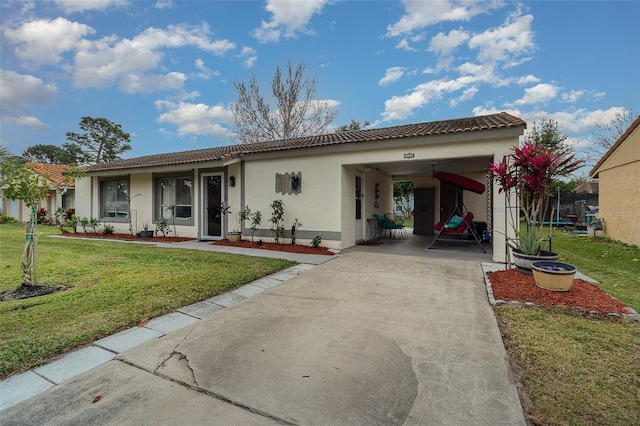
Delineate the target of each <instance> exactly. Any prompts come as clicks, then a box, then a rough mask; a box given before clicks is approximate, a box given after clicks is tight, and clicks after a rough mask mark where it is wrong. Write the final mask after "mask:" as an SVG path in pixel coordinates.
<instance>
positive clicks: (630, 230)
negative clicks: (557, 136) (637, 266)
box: [589, 116, 640, 246]
mask: <svg viewBox="0 0 640 426" xmlns="http://www.w3.org/2000/svg"><path fill="white" fill-rule="evenodd" d="M589 175H590V176H591V177H592V178H598V186H599V188H598V191H599V193H598V197H599V199H598V203H599V207H600V211H599V213H598V217H599V218H601V219H604V231H603V233H604V235H605V236H607V237H610V238H613V239H615V240H619V241H623V242H625V243H629V244H635V245H637V246H640V220H639V217H640V198H638V194H640V116H638V117H637V118H636V119H635V121H634V122H633V123H632V124H631V126H630V127H629V128H628V129H627V130H626V131H625V132H624V134H622V136H620V139H618V140H617V141H616V142H615V143H614V144H613V145H612V146H611V148H610V149H609V150H608V151H607V152H606V153H605V154H604V156H603V157H602V158H601V159H600V161H598V163H597V164H596V165H595V166H594V167H593V169H592V170H591V172H590V173H589Z"/></svg>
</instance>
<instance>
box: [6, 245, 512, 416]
mask: <svg viewBox="0 0 640 426" xmlns="http://www.w3.org/2000/svg"><path fill="white" fill-rule="evenodd" d="M368 249H370V247H363V248H355V249H353V250H349V251H348V252H347V253H345V254H343V255H340V256H337V257H336V258H335V259H333V260H331V261H330V262H326V263H323V264H321V265H319V266H315V267H313V266H310V265H307V266H303V265H298V266H296V267H294V268H297V269H293V270H288V271H285V272H284V273H281V274H280V276H279V278H282V279H283V280H282V281H280V280H278V276H277V275H276V276H275V277H270V278H269V279H267V280H266V281H265V282H263V283H262V286H260V284H259V283H257V282H256V283H252V284H251V286H253V287H254V288H251V287H248V286H245V287H243V288H241V289H239V290H236V291H235V292H232V293H227V294H226V295H221V296H217V297H218V299H217V300H209V301H206V302H204V304H202V302H201V304H200V305H198V304H196V305H192V306H191V307H187V308H184V309H181V310H179V312H176V313H175V314H171V315H173V316H174V317H171V316H167V317H165V318H160V319H157V320H154V321H155V323H153V322H150V323H149V324H147V326H145V327H140V329H141V330H137V328H136V329H132V330H133V331H130V330H128V332H129V333H131V334H129V335H127V334H126V332H125V334H123V335H120V336H118V335H116V336H115V337H114V336H111V337H109V338H107V339H103V340H102V341H98V342H96V344H95V345H94V346H92V347H90V348H87V349H85V350H89V349H92V350H94V352H95V351H98V352H99V354H98V353H94V354H87V355H86V356H85V357H81V356H79V357H76V359H72V360H71V361H70V363H71V364H73V363H77V362H80V361H81V360H82V359H86V358H87V357H89V356H95V357H97V358H99V357H100V356H102V355H104V356H105V357H106V358H108V360H107V361H106V362H105V361H104V360H101V362H99V363H98V364H97V365H98V366H97V367H95V368H91V369H88V370H87V372H85V373H83V374H79V375H77V376H75V377H72V378H68V377H64V371H65V370H64V369H63V368H58V369H56V368H51V367H49V371H47V370H46V367H48V366H43V367H40V369H44V371H40V372H39V374H37V373H38V371H37V370H38V369H36V371H35V372H29V373H30V374H35V375H37V376H38V377H40V378H43V380H44V378H48V379H50V380H51V381H53V382H55V383H59V384H56V385H55V386H54V385H53V384H51V381H49V383H50V387H49V389H47V390H45V391H44V392H42V393H40V394H38V395H36V396H34V397H32V398H30V399H27V400H24V401H23V402H20V403H17V404H15V405H11V406H9V408H7V409H5V410H4V411H2V412H0V421H1V422H2V424H3V425H14V424H15V425H18V424H20V425H29V424H34V425H35V424H38V425H42V424H65V425H69V424H78V425H80V424H82V425H84V424H176V425H178V424H180V425H185V424H221V425H227V424H242V425H245V424H287V423H289V424H340V425H346V424H363V425H364V424H366V425H370V424H383V425H387V424H407V425H412V424H434V425H466V424H468V425H471V424H473V425H518V424H520V425H524V424H525V420H524V416H523V413H522V407H521V405H520V401H519V399H518V395H517V392H516V388H515V385H514V382H513V378H512V377H511V376H510V368H509V364H508V360H507V356H506V353H505V350H504V347H503V344H502V339H501V337H500V333H499V330H498V327H497V324H496V320H495V317H494V315H493V311H492V310H491V308H490V306H489V304H488V301H487V294H486V291H485V287H484V281H483V277H482V271H481V268H480V264H479V262H478V261H477V260H464V259H455V254H452V253H449V256H447V258H439V257H438V256H432V255H429V256H427V255H424V254H420V255H408V254H405V255H402V256H400V255H393V254H385V253H379V252H376V251H375V250H368ZM429 254H431V253H429ZM452 257H454V259H452ZM301 272H304V273H301ZM239 291H240V292H241V294H238V292H239ZM214 299H215V298H214ZM225 304H226V306H227V307H226V308H224V309H223V308H222V307H223V306H224V305H225ZM214 305H215V306H214ZM216 306H218V307H216ZM135 333H143V334H144V339H142V343H141V340H139V336H133V334H135ZM156 333H157V334H156ZM101 351H104V352H101ZM62 360H64V358H63V359H62ZM62 360H60V361H62ZM60 361H58V362H60ZM25 374H28V373H25ZM56 375H57V376H56ZM21 376H22V375H21ZM16 377H19V376H15V377H12V378H11V379H9V380H12V379H14V383H13V384H11V386H8V384H7V383H6V382H8V381H5V382H4V383H2V385H1V386H0V395H1V396H0V398H2V400H4V399H5V398H6V396H5V395H7V393H11V392H12V389H19V388H20V384H19V383H17V382H16V381H15V378H16ZM56 380H60V381H59V382H56Z"/></svg>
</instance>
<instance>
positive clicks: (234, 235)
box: [227, 232, 242, 243]
mask: <svg viewBox="0 0 640 426" xmlns="http://www.w3.org/2000/svg"><path fill="white" fill-rule="evenodd" d="M240 238H242V234H241V233H240V232H229V233H227V239H228V240H229V242H230V243H237V242H238V241H240Z"/></svg>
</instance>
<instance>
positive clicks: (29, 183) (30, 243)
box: [2, 165, 49, 285]
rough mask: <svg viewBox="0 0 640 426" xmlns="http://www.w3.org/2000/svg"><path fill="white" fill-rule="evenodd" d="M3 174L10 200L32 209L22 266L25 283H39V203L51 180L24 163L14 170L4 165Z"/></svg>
mask: <svg viewBox="0 0 640 426" xmlns="http://www.w3.org/2000/svg"><path fill="white" fill-rule="evenodd" d="M2 175H3V176H2V180H3V183H4V185H5V186H4V188H3V192H4V195H5V197H7V198H9V199H10V200H20V201H22V202H24V203H25V204H26V206H27V207H29V209H31V215H30V217H29V224H28V225H27V228H26V241H25V244H24V250H23V251H22V258H21V259H20V266H21V267H22V273H23V275H24V284H26V285H38V257H37V240H38V235H37V228H38V203H39V202H40V200H43V199H45V198H46V197H47V194H48V193H49V181H48V180H47V179H46V178H45V177H44V176H42V175H40V174H38V173H36V172H35V171H33V170H32V169H30V168H29V167H27V166H24V165H23V166H21V167H18V168H15V169H13V170H12V169H11V168H10V167H6V165H3V167H2Z"/></svg>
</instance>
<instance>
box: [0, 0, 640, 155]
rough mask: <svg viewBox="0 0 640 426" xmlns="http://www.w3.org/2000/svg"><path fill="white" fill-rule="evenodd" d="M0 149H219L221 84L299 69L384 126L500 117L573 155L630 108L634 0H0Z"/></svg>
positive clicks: (266, 85) (346, 116)
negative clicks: (542, 131) (86, 119)
mask: <svg viewBox="0 0 640 426" xmlns="http://www.w3.org/2000/svg"><path fill="white" fill-rule="evenodd" d="M0 14H1V16H2V23H1V29H0V30H1V33H2V45H1V49H2V50H1V53H0V55H1V58H0V59H1V63H0V68H1V75H0V77H1V87H0V89H1V90H0V99H1V115H0V117H1V122H0V125H1V126H2V127H1V129H0V138H1V143H2V144H3V145H4V146H6V147H7V148H9V150H10V151H11V152H13V153H14V154H21V153H22V152H23V151H24V150H25V149H26V148H28V147H29V146H32V145H35V144H55V145H62V144H63V143H64V142H65V141H66V137H65V133H66V132H69V131H72V132H79V131H80V129H79V127H78V123H79V122H80V119H81V117H83V116H92V117H105V118H108V119H109V120H111V121H114V122H116V123H119V124H121V125H122V127H123V129H124V130H125V131H126V132H129V133H130V134H131V145H132V148H133V149H132V150H131V151H129V152H128V153H127V154H126V155H125V157H135V156H140V155H147V154H154V153H161V152H171V151H182V150H189V149H199V148H203V147H210V146H218V145H228V144H230V143H231V140H230V135H231V134H232V133H233V131H234V126H233V122H232V114H231V110H230V105H231V104H232V103H233V102H234V101H236V99H237V93H236V91H235V88H234V86H233V82H234V81H236V80H237V81H240V82H248V81H249V79H250V77H251V75H252V74H255V75H256V77H257V80H258V83H259V85H260V88H261V90H262V92H263V93H264V94H269V93H270V87H271V79H272V77H273V73H274V71H275V68H276V66H278V65H279V66H281V67H286V64H287V62H288V61H289V60H291V61H292V62H293V63H294V64H297V63H299V62H304V64H305V65H306V74H307V75H308V76H310V77H313V76H316V77H317V79H318V84H317V98H318V99H321V100H325V101H327V102H330V103H331V104H333V105H335V106H336V107H337V108H338V116H337V119H336V121H335V122H334V124H335V125H336V126H338V125H342V124H348V123H349V122H350V121H351V119H352V118H353V119H356V120H358V121H361V122H364V121H365V120H367V121H369V122H371V123H373V126H376V127H384V126H394V125H400V124H407V123H417V122H423V121H433V120H444V119H450V118H459V117H468V116H474V115H482V114H487V113H494V112H499V111H507V112H510V113H511V114H514V115H516V116H518V117H521V118H523V119H524V120H526V121H527V122H528V123H529V128H530V127H531V125H532V124H533V123H534V122H536V123H539V122H540V120H542V119H553V120H556V121H558V123H559V125H560V128H561V130H562V131H563V132H564V133H565V134H567V135H568V136H569V137H570V141H571V142H572V143H574V144H576V146H577V147H578V148H579V149H588V146H589V144H590V141H591V139H592V135H591V132H592V131H593V130H594V125H595V124H596V123H606V122H609V121H610V120H611V119H612V118H613V117H614V115H615V114H616V112H622V111H624V110H630V109H631V110H633V111H634V113H635V114H636V115H637V114H638V112H640V47H639V46H640V29H639V28H638V21H639V20H640V1H535V2H534V1H528V2H515V1H500V0H496V1H487V2H479V1H475V0H449V1H425V0H419V1H409V0H404V1H356V0H351V1H341V0H333V1H329V0H299V1H296V0H266V1H264V0H263V1H177V0H174V1H170V0H160V1H157V0H154V1H128V0H84V1H70V0H52V1H46V0H40V1H3V2H2V3H1V5H0Z"/></svg>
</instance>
